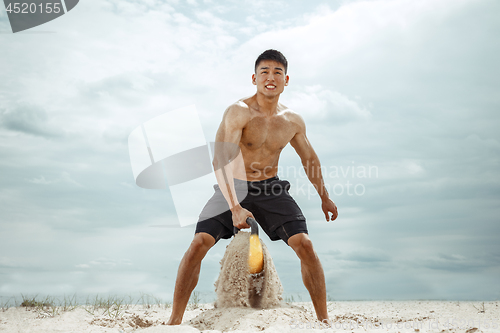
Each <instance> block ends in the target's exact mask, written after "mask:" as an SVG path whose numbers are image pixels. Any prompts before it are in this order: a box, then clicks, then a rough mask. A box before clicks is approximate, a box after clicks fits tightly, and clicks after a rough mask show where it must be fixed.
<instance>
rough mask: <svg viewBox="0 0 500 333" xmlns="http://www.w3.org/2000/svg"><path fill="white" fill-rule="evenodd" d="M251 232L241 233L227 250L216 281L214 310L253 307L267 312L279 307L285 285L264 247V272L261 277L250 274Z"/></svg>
mask: <svg viewBox="0 0 500 333" xmlns="http://www.w3.org/2000/svg"><path fill="white" fill-rule="evenodd" d="M249 239H250V233H249V232H244V231H240V232H239V233H238V234H237V235H235V236H234V238H233V240H232V241H231V243H229V245H228V246H227V248H226V251H225V253H224V257H223V258H222V260H221V262H220V264H221V270H220V274H219V278H218V279H217V281H216V282H215V292H216V293H217V301H216V302H215V307H217V308H230V307H254V308H262V309H268V308H272V307H276V306H278V305H279V304H280V302H281V300H282V297H281V294H282V293H283V286H282V285H281V281H280V279H279V276H278V273H277V272H276V268H275V266H274V263H273V259H272V257H271V255H270V254H269V251H268V250H267V247H266V245H265V244H264V242H263V241H262V239H261V240H260V242H261V244H262V252H263V254H264V269H263V271H262V272H261V273H260V274H249V273H248V264H247V262H248V250H249Z"/></svg>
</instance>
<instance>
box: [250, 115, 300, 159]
mask: <svg viewBox="0 0 500 333" xmlns="http://www.w3.org/2000/svg"><path fill="white" fill-rule="evenodd" d="M295 133H296V126H295V124H294V123H293V122H291V121H289V120H288V119H286V118H285V117H273V118H271V119H269V118H266V117H254V118H252V119H251V120H250V121H249V122H248V124H247V126H245V128H244V129H243V133H242V136H241V143H242V144H243V145H244V146H245V147H246V148H247V149H250V150H254V149H262V148H266V149H268V150H271V151H275V150H281V149H283V148H284V147H285V146H286V145H287V144H288V142H290V140H291V139H292V138H293V137H294V135H295Z"/></svg>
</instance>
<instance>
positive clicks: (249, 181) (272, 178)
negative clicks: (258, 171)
mask: <svg viewBox="0 0 500 333" xmlns="http://www.w3.org/2000/svg"><path fill="white" fill-rule="evenodd" d="M275 180H280V179H279V177H278V176H274V177H271V178H267V179H264V180H253V181H252V180H246V181H245V180H241V179H236V178H235V179H234V183H235V184H236V183H239V184H246V185H248V186H250V185H262V184H267V183H270V182H273V181H275Z"/></svg>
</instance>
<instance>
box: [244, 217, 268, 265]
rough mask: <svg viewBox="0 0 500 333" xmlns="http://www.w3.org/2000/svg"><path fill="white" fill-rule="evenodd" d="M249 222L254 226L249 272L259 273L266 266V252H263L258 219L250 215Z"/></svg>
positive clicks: (251, 237)
mask: <svg viewBox="0 0 500 333" xmlns="http://www.w3.org/2000/svg"><path fill="white" fill-rule="evenodd" d="M247 223H248V224H249V225H250V227H251V228H252V231H251V234H250V247H249V253H248V272H249V273H250V274H257V273H260V272H262V269H263V267H264V253H263V252H262V244H261V243H260V239H259V228H258V226H257V221H255V220H254V219H253V218H251V217H249V218H247Z"/></svg>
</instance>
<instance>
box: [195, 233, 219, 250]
mask: <svg viewBox="0 0 500 333" xmlns="http://www.w3.org/2000/svg"><path fill="white" fill-rule="evenodd" d="M214 244H215V239H214V238H213V236H212V235H210V234H207V233H205V232H199V233H197V234H195V235H194V238H193V241H192V242H191V245H190V246H189V250H190V251H191V252H193V254H198V253H203V254H205V253H207V251H208V250H209V249H210V248H211V247H212V246H214Z"/></svg>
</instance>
